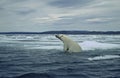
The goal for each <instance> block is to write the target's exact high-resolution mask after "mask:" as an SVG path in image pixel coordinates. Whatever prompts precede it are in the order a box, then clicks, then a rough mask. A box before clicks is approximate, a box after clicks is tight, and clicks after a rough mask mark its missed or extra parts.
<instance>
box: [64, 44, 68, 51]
mask: <svg viewBox="0 0 120 78" xmlns="http://www.w3.org/2000/svg"><path fill="white" fill-rule="evenodd" d="M68 50H69V48H68V46H67V45H66V44H64V51H65V52H68Z"/></svg>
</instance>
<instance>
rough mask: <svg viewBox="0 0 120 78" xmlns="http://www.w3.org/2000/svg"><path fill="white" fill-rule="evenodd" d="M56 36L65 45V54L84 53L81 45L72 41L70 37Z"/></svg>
mask: <svg viewBox="0 0 120 78" xmlns="http://www.w3.org/2000/svg"><path fill="white" fill-rule="evenodd" d="M55 36H56V37H57V38H58V39H60V40H61V41H62V42H63V43H64V51H65V52H81V51H82V49H81V47H80V46H79V44H78V43H77V42H75V41H73V40H72V39H70V38H69V37H68V36H66V35H63V34H59V35H55Z"/></svg>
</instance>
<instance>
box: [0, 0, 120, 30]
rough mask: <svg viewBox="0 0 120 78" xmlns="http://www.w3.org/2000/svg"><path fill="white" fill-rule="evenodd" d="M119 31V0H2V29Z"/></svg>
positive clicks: (0, 5)
mask: <svg viewBox="0 0 120 78" xmlns="http://www.w3.org/2000/svg"><path fill="white" fill-rule="evenodd" d="M51 30H94V31H95V30H96V31H106V30H107V31H112V30H113V31H120V0H0V32H17V31H18V32H21V31H26V32H30V31H31V32H42V31H51Z"/></svg>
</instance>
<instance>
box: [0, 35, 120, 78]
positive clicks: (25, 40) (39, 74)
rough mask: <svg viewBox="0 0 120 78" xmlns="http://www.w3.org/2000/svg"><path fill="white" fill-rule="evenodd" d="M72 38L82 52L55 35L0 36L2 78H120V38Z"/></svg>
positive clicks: (86, 36)
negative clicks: (65, 45) (67, 49)
mask: <svg viewBox="0 0 120 78" xmlns="http://www.w3.org/2000/svg"><path fill="white" fill-rule="evenodd" d="M69 36H70V37H71V38H72V39H73V40H74V41H77V42H78V43H79V44H80V46H81V47H82V49H83V51H82V52H80V53H65V52H63V44H62V42H61V41H60V40H58V39H57V38H55V36H54V35H38V34H36V35H35V34H34V35H32V34H29V35H19V34H18V35H15V34H14V35H0V78H120V35H69Z"/></svg>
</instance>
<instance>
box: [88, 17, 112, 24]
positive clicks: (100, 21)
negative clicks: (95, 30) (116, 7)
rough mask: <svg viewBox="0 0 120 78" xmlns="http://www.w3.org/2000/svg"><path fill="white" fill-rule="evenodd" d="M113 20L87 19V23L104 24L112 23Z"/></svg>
mask: <svg viewBox="0 0 120 78" xmlns="http://www.w3.org/2000/svg"><path fill="white" fill-rule="evenodd" d="M111 20H112V18H90V19H86V21H87V22H90V23H103V22H108V21H111Z"/></svg>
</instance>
